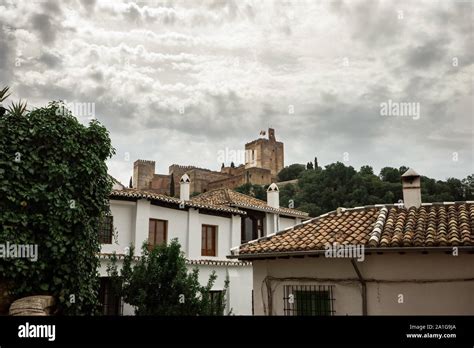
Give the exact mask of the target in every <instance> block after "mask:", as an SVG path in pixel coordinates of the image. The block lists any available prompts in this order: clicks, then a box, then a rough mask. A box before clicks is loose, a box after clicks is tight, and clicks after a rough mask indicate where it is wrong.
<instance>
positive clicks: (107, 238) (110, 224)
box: [99, 215, 114, 244]
mask: <svg viewBox="0 0 474 348" xmlns="http://www.w3.org/2000/svg"><path fill="white" fill-rule="evenodd" d="M113 230H114V219H113V217H112V215H105V216H103V217H102V218H101V219H100V221H99V242H100V244H112V235H113Z"/></svg>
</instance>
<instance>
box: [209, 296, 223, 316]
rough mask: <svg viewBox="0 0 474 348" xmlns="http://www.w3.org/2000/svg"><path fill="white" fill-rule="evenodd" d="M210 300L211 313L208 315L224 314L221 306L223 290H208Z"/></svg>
mask: <svg viewBox="0 0 474 348" xmlns="http://www.w3.org/2000/svg"><path fill="white" fill-rule="evenodd" d="M209 296H210V302H211V305H210V307H211V313H210V315H224V308H222V305H223V300H224V292H223V291H220V290H212V291H209Z"/></svg>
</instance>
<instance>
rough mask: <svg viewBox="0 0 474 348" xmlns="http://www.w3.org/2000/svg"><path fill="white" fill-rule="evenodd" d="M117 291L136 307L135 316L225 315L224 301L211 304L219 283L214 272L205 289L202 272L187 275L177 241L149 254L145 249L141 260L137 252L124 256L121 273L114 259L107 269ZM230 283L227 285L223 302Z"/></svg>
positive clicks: (194, 270)
mask: <svg viewBox="0 0 474 348" xmlns="http://www.w3.org/2000/svg"><path fill="white" fill-rule="evenodd" d="M107 273H108V274H109V276H110V277H111V278H112V281H113V284H114V286H115V291H117V293H118V294H120V296H122V297H123V299H124V301H125V302H126V303H129V304H131V305H133V306H135V307H136V311H135V314H136V315H178V316H182V315H192V316H194V315H222V314H223V312H224V309H225V306H226V303H225V301H224V300H222V301H217V300H216V299H214V300H212V297H211V296H210V291H211V289H212V286H213V284H214V282H215V280H216V279H217V276H216V275H215V273H214V272H213V273H212V274H211V275H210V277H209V280H208V282H207V284H206V285H205V286H202V285H200V283H199V280H198V277H199V270H198V269H197V268H194V269H193V270H192V271H191V272H188V269H187V267H186V258H185V256H184V253H183V252H182V251H181V246H180V244H179V243H178V240H177V239H173V240H172V241H171V242H170V243H169V245H166V244H161V245H158V246H156V247H155V248H154V249H153V250H151V251H149V250H148V247H147V244H146V243H144V244H143V247H142V256H141V257H140V258H139V259H138V260H135V257H134V249H133V247H132V248H130V251H129V253H128V254H127V255H126V256H125V258H124V262H123V266H122V269H121V270H120V272H119V271H118V265H117V258H116V256H115V255H114V256H113V257H112V258H111V262H110V264H109V265H108V266H107ZM228 286H229V281H228V280H226V281H225V286H224V290H223V295H222V299H224V298H225V294H226V292H227V289H228Z"/></svg>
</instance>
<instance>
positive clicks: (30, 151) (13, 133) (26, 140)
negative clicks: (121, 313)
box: [0, 90, 114, 315]
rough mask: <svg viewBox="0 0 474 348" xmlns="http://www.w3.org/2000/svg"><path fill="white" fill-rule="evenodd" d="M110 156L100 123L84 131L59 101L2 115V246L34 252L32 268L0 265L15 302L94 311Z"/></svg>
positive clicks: (23, 263)
mask: <svg viewBox="0 0 474 348" xmlns="http://www.w3.org/2000/svg"><path fill="white" fill-rule="evenodd" d="M4 91H5V90H3V91H2V92H3V96H5V94H6V92H4ZM0 94H1V93H0ZM1 97H2V95H0V99H1ZM113 154H114V149H113V148H112V146H111V142H110V138H109V135H108V132H107V130H106V129H105V128H104V127H103V126H102V125H101V124H100V123H99V122H98V121H96V120H92V121H91V122H90V123H89V125H88V127H87V126H84V125H82V124H81V123H79V122H78V120H77V119H76V117H74V115H72V114H71V113H70V112H69V111H68V110H67V109H65V108H64V105H63V104H62V103H60V102H51V103H49V104H48V106H46V107H42V108H38V109H35V110H33V111H27V110H26V105H25V104H21V103H18V104H16V105H13V106H12V107H11V108H10V109H9V110H8V111H7V112H5V113H4V115H3V116H2V117H0V244H4V243H7V242H9V243H10V244H19V245H25V244H27V245H32V246H37V251H38V255H37V261H36V262H33V261H32V260H29V259H22V258H14V259H1V260H0V283H3V284H7V288H8V293H9V295H11V297H12V299H16V298H19V297H24V296H28V295H40V294H45V295H53V296H54V297H55V298H56V300H57V302H58V310H59V313H61V314H74V315H79V314H81V315H83V314H93V313H94V312H95V310H96V309H97V304H98V303H97V293H98V286H99V282H98V273H97V270H98V258H97V252H98V251H99V250H100V244H99V240H98V233H97V231H98V226H99V220H100V218H101V216H103V215H104V214H105V213H106V212H107V211H108V205H107V204H108V203H107V202H108V196H109V194H110V191H111V189H112V179H111V178H110V177H109V175H108V174H107V165H106V163H105V161H106V160H107V159H108V158H110V157H111V156H112V155H113Z"/></svg>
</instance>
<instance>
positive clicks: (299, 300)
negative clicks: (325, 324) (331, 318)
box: [283, 285, 335, 316]
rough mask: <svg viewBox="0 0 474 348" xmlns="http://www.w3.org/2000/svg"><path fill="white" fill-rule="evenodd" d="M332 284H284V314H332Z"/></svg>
mask: <svg viewBox="0 0 474 348" xmlns="http://www.w3.org/2000/svg"><path fill="white" fill-rule="evenodd" d="M333 288H334V286H333V285H286V286H285V287H284V288H283V303H284V306H283V308H284V313H285V315H313V316H319V315H321V316H322V315H334V313H335V311H334V297H333Z"/></svg>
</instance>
